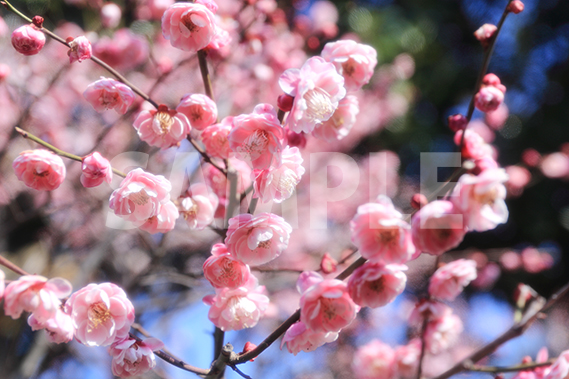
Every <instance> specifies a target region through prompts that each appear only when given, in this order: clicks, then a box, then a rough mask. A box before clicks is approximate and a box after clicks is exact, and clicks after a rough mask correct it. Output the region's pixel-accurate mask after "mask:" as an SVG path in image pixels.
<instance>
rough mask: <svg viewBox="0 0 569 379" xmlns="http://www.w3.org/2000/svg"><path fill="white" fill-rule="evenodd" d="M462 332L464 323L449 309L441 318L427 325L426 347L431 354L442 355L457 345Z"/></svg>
mask: <svg viewBox="0 0 569 379" xmlns="http://www.w3.org/2000/svg"><path fill="white" fill-rule="evenodd" d="M462 330H463V326H462V321H460V318H459V317H458V316H457V315H455V314H453V313H452V312H450V308H449V312H446V313H445V314H444V315H443V316H442V317H441V318H439V319H437V320H434V321H429V322H428V323H427V329H426V330H425V347H426V348H427V350H428V351H429V352H430V353H431V354H439V353H442V352H443V351H445V350H447V349H448V348H449V347H451V346H452V345H454V344H455V343H456V341H457V340H458V337H459V335H460V333H462Z"/></svg>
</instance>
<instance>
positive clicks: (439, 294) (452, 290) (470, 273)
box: [429, 259, 476, 301]
mask: <svg viewBox="0 0 569 379" xmlns="http://www.w3.org/2000/svg"><path fill="white" fill-rule="evenodd" d="M474 279H476V262H475V261H473V260H471V259H457V260H456V261H452V262H450V263H447V264H446V265H444V266H443V267H441V268H439V269H438V270H437V271H435V273H434V274H433V276H432V277H431V281H430V283H429V294H430V295H431V296H434V297H436V298H439V299H442V300H449V301H452V300H454V299H456V297H457V296H458V295H460V293H461V292H462V290H463V289H464V287H466V286H467V285H468V283H470V282H471V281H473V280H474Z"/></svg>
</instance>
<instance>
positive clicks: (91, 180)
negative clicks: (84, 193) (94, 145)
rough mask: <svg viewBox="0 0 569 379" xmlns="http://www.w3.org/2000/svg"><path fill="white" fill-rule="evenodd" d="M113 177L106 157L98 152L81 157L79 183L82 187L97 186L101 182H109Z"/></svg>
mask: <svg viewBox="0 0 569 379" xmlns="http://www.w3.org/2000/svg"><path fill="white" fill-rule="evenodd" d="M112 179H113V169H112V167H111V164H110V163H109V161H108V160H107V159H106V158H103V156H102V155H101V154H99V152H97V151H95V152H94V153H92V154H89V155H87V156H86V157H84V158H83V162H82V164H81V178H80V180H81V184H83V187H86V188H91V187H97V186H98V185H100V184H102V183H103V182H107V183H110V182H111V180H112Z"/></svg>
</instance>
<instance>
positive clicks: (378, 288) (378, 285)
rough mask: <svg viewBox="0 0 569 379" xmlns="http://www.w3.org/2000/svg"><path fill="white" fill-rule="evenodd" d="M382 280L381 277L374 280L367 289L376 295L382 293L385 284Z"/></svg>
mask: <svg viewBox="0 0 569 379" xmlns="http://www.w3.org/2000/svg"><path fill="white" fill-rule="evenodd" d="M383 279H384V278H383V276H381V277H380V278H379V279H376V280H374V281H373V282H369V284H368V288H369V289H370V290H372V291H373V292H377V293H381V292H383V288H384V287H385V283H384V280H383Z"/></svg>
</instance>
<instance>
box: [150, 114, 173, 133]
mask: <svg viewBox="0 0 569 379" xmlns="http://www.w3.org/2000/svg"><path fill="white" fill-rule="evenodd" d="M154 122H158V124H159V126H160V130H161V131H162V133H168V132H169V131H170V127H171V126H172V124H173V123H174V118H173V117H172V116H170V114H169V113H168V112H157V113H156V115H155V116H154Z"/></svg>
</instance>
